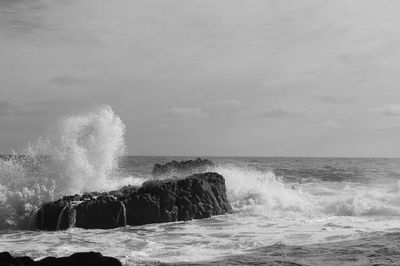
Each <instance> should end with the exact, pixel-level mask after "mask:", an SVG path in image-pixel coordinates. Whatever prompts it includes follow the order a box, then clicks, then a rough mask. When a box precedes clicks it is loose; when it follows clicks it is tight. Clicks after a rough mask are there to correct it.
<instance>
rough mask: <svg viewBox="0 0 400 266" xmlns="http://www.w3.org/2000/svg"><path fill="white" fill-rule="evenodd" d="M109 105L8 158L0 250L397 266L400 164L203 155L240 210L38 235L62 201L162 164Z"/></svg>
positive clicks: (131, 180) (143, 261) (129, 258)
mask: <svg viewBox="0 0 400 266" xmlns="http://www.w3.org/2000/svg"><path fill="white" fill-rule="evenodd" d="M125 130H126V129H125V126H124V124H123V122H122V121H121V119H120V118H119V117H118V116H116V115H115V114H114V113H113V112H112V110H111V108H108V107H105V108H100V109H98V110H95V111H92V112H89V113H85V114H76V115H71V116H67V117H64V118H62V119H60V121H58V122H57V123H56V126H55V127H54V129H53V130H52V131H51V132H49V134H47V135H46V136H44V137H42V138H41V139H39V140H38V141H37V142H35V143H33V144H31V145H28V146H27V148H26V149H25V150H24V151H23V152H21V153H20V154H24V155H15V154H14V155H13V156H1V157H0V250H1V251H9V252H11V254H13V255H16V256H18V255H28V256H31V257H32V258H34V259H40V258H43V257H46V256H57V257H58V256H68V255H70V254H72V253H74V252H81V251H99V252H101V253H102V254H103V255H108V256H113V257H116V258H118V259H120V260H121V261H122V263H123V264H124V265H148V264H153V265H158V264H164V263H167V264H168V263H171V264H200V265H201V264H203V265H207V264H220V265H225V264H236V265H242V264H247V265H257V264H267V265H399V264H400V183H399V181H400V159H384V158H380V159H378V158H376V159H374V158H285V157H280V158H273V157H203V158H207V159H210V160H211V161H213V162H215V163H216V166H215V168H214V169H212V171H215V172H218V173H220V174H221V175H223V176H224V177H225V181H226V188H227V196H228V200H229V201H230V203H231V204H232V208H233V213H231V214H226V215H220V216H214V217H212V218H209V219H202V220H192V221H186V222H174V223H164V224H149V225H143V226H127V227H122V228H116V229H112V230H84V229H79V228H70V229H68V230H66V231H55V232H46V231H37V230H34V229H33V226H32V224H34V223H35V216H34V215H33V214H34V213H35V211H36V210H37V209H38V208H39V207H40V205H41V204H42V203H43V202H47V201H50V200H56V199H59V198H60V197H62V196H63V195H71V194H74V193H83V192H90V191H110V190H113V189H118V188H120V187H122V186H124V185H128V184H133V185H140V184H142V183H143V182H145V181H146V180H148V179H151V178H153V177H152V176H151V170H152V168H153V166H154V164H156V163H161V164H162V163H166V162H169V161H171V160H178V161H180V160H188V159H194V158H195V157H143V156H142V157H138V156H126V155H124V154H125V153H126V152H125V144H124V134H125V133H126V132H125Z"/></svg>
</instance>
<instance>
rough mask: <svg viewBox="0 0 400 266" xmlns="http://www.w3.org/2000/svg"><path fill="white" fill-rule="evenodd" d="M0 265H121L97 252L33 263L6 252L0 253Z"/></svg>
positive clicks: (25, 258)
mask: <svg viewBox="0 0 400 266" xmlns="http://www.w3.org/2000/svg"><path fill="white" fill-rule="evenodd" d="M0 265H10V266H27V265H29V266H57V265H59V266H91V265H99V266H122V263H121V262H120V261H119V260H118V259H116V258H113V257H106V256H103V255H102V254H101V253H99V252H79V253H74V254H72V255H71V256H69V257H60V258H56V257H46V258H44V259H41V260H39V261H34V260H33V259H32V258H30V257H27V256H25V257H13V256H11V254H10V253H8V252H1V253H0Z"/></svg>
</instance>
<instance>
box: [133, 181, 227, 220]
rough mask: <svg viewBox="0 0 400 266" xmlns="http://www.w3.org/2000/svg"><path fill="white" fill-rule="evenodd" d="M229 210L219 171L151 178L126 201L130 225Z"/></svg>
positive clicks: (193, 217) (204, 215) (190, 217)
mask: <svg viewBox="0 0 400 266" xmlns="http://www.w3.org/2000/svg"><path fill="white" fill-rule="evenodd" d="M229 212H231V206H230V204H229V202H228V200H227V197H226V188H225V179H224V178H223V177H222V176H221V175H219V174H217V173H204V174H195V175H192V176H190V177H187V178H185V179H178V180H152V181H147V182H145V183H144V184H143V185H142V187H140V188H139V190H138V191H137V193H135V194H133V195H132V196H131V198H130V199H128V200H127V202H126V213H127V224H128V225H141V224H148V223H162V222H174V221H186V220H191V219H201V218H209V217H211V215H219V214H225V213H229Z"/></svg>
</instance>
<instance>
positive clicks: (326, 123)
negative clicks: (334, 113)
mask: <svg viewBox="0 0 400 266" xmlns="http://www.w3.org/2000/svg"><path fill="white" fill-rule="evenodd" d="M309 123H311V124H315V125H318V126H321V127H325V128H338V127H340V126H341V125H340V124H339V123H338V122H336V121H333V120H321V119H310V120H309Z"/></svg>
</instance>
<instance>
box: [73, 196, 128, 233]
mask: <svg viewBox="0 0 400 266" xmlns="http://www.w3.org/2000/svg"><path fill="white" fill-rule="evenodd" d="M125 215H126V214H125V206H124V204H123V203H122V202H121V201H118V200H117V199H116V198H115V197H113V196H109V195H108V196H100V197H98V198H96V199H95V200H88V201H84V202H82V203H81V204H79V205H78V206H77V207H76V224H75V226H76V227H80V228H85V229H111V228H116V227H121V226H126V216H125Z"/></svg>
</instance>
